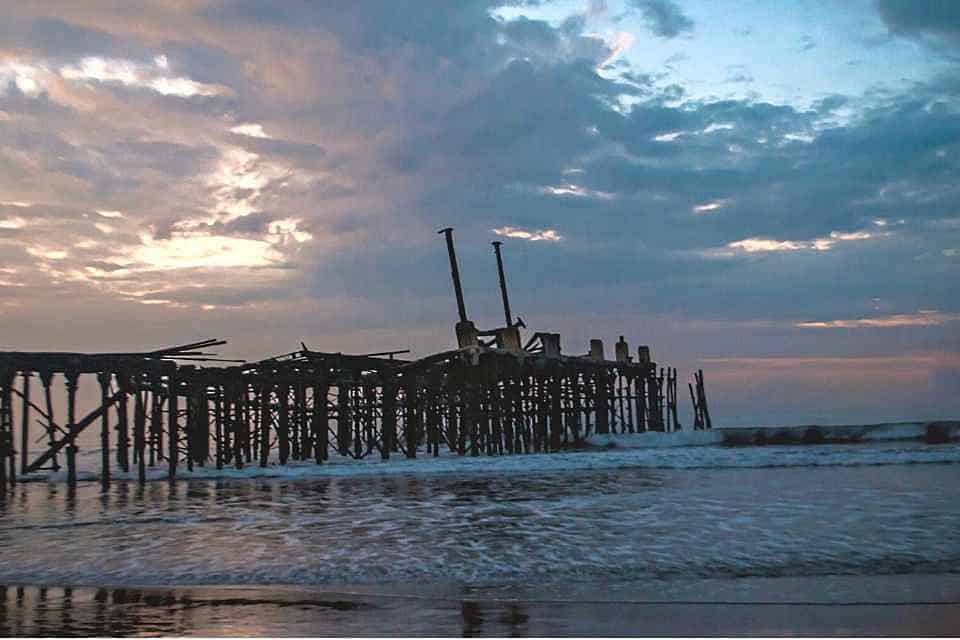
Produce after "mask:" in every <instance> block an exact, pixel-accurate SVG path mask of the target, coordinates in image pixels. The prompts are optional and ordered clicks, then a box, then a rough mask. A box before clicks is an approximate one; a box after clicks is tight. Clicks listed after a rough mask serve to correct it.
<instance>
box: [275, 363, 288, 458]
mask: <svg viewBox="0 0 960 640" xmlns="http://www.w3.org/2000/svg"><path fill="white" fill-rule="evenodd" d="M277 438H278V443H279V453H280V464H287V459H288V458H289V457H290V387H289V386H288V385H287V383H286V382H283V383H281V384H280V385H279V386H278V387H277Z"/></svg>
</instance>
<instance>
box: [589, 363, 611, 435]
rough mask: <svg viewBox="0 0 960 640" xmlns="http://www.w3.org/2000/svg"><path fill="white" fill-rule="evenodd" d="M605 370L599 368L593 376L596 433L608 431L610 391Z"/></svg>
mask: <svg viewBox="0 0 960 640" xmlns="http://www.w3.org/2000/svg"><path fill="white" fill-rule="evenodd" d="M607 375H608V374H607V371H606V370H605V369H601V370H599V371H598V372H597V374H596V375H595V376H594V378H593V379H594V383H595V384H596V394H597V395H596V399H597V400H596V407H597V408H596V422H597V433H598V434H605V433H610V393H609V388H610V387H609V386H608V381H607Z"/></svg>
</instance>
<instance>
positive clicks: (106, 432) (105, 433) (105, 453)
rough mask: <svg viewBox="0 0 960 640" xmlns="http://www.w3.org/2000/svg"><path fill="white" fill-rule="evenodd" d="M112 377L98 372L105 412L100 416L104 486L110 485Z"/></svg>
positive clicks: (101, 468) (102, 404)
mask: <svg viewBox="0 0 960 640" xmlns="http://www.w3.org/2000/svg"><path fill="white" fill-rule="evenodd" d="M110 377H111V374H110V373H108V372H105V371H101V372H100V373H98V374H97V382H99V383H100V406H102V407H103V414H102V415H101V416H100V483H101V484H102V485H103V486H104V488H106V487H108V486H110V411H109V409H108V408H107V407H108V406H109V404H110Z"/></svg>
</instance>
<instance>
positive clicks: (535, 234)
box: [492, 227, 563, 242]
mask: <svg viewBox="0 0 960 640" xmlns="http://www.w3.org/2000/svg"><path fill="white" fill-rule="evenodd" d="M492 231H493V232H494V233H495V234H497V235H498V236H503V237H505V238H519V239H521V240H527V241H529V242H539V241H541V240H546V241H547V242H560V241H561V240H563V236H562V235H560V234H559V233H557V231H556V230H555V229H539V230H537V231H527V230H526V229H518V228H516V227H500V228H498V229H493V230H492Z"/></svg>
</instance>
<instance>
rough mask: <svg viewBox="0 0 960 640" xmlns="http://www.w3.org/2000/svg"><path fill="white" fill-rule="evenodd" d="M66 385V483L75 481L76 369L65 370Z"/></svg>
mask: <svg viewBox="0 0 960 640" xmlns="http://www.w3.org/2000/svg"><path fill="white" fill-rule="evenodd" d="M65 378H66V386H67V439H68V440H67V484H68V485H70V486H71V487H72V486H74V485H76V483H77V442H76V439H77V424H76V422H77V382H78V380H79V378H80V374H79V372H78V371H77V370H76V369H72V368H71V369H68V370H67V371H66V372H65Z"/></svg>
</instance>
